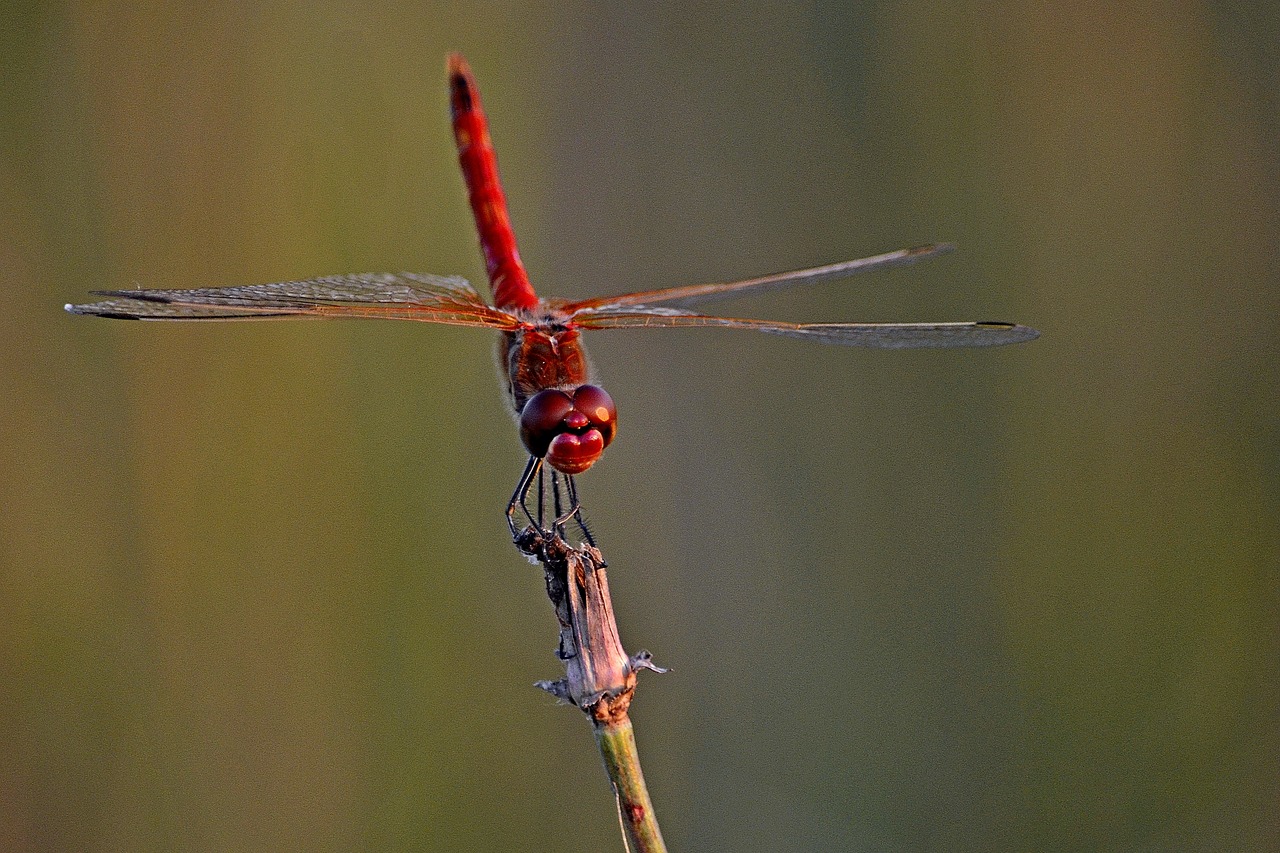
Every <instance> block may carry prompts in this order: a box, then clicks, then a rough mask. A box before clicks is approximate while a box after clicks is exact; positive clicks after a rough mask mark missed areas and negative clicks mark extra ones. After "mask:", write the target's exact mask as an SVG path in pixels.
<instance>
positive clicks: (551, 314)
mask: <svg viewBox="0 0 1280 853" xmlns="http://www.w3.org/2000/svg"><path fill="white" fill-rule="evenodd" d="M448 74H449V93H450V106H451V112H452V116H453V133H454V138H455V140H456V142H457V148H458V160H459V162H460V164H461V166H462V175H463V178H464V179H465V181H466V185H467V194H468V196H469V199H470V202H471V210H472V212H473V213H474V215H475V221H476V228H477V229H478V231H479V233H480V248H481V250H482V251H483V253H484V260H485V268H486V270H487V272H488V276H489V286H490V289H491V290H492V292H493V304H492V305H490V304H488V303H486V302H485V301H484V299H483V298H481V296H480V294H478V293H477V292H476V291H475V289H473V288H472V287H471V285H470V284H468V283H467V282H466V281H465V280H464V279H462V278H458V277H441V276H434V275H423V274H419V273H363V274H355V275H337V276H326V277H324V278H315V279H308V280H306V281H290V282H283V283H279V284H256V285H248V286H243V287H215V288H200V289H194V290H104V291H95V294H96V295H99V296H104V297H107V298H106V299H104V300H103V301H100V302H93V303H89V304H85V305H67V306H66V309H67V310H68V311H70V312H71V313H73V314H91V315H96V316H99V317H114V318H117V319H125V320H257V319H265V318H273V317H366V318H378V319H386V320H417V321H420V322H428V323H447V324H452V325H457V326H480V327H483V328H488V329H496V330H497V331H499V332H501V333H502V339H501V342H500V350H499V353H500V357H501V358H502V363H503V364H504V365H505V366H506V369H507V381H506V391H507V395H508V398H509V399H510V401H511V404H512V406H513V407H514V409H515V412H516V415H517V417H518V420H519V429H520V439H521V441H522V442H523V443H524V446H525V448H526V449H527V450H528V451H529V461H528V464H527V465H526V466H525V470H524V473H523V475H522V476H521V477H520V481H519V484H518V486H517V488H516V491H515V494H514V495H512V498H511V502H510V504H508V506H507V521H508V524H509V526H510V527H511V532H512V535H513V536H515V537H517V539H518V538H519V533H518V531H517V529H516V524H515V520H514V516H515V513H516V511H517V508H522V509H523V511H524V515H525V516H526V517H527V518H528V519H529V521H530V522H531V523H532V524H533V525H534V526H535V528H536V530H537V531H541V532H546V531H543V528H542V518H543V512H544V506H543V502H544V488H545V485H544V481H543V477H544V470H543V462H544V460H545V462H546V464H547V465H549V466H550V467H551V468H552V469H553V472H552V475H551V477H552V483H551V488H550V493H551V495H552V496H553V498H554V516H555V519H556V520H555V526H556V530H558V531H561V530H563V525H564V524H565V523H566V522H567V521H568V520H569V519H570V518H576V519H577V521H578V523H579V524H580V526H581V527H582V531H583V534H584V536H585V537H586V540H587V541H588V542H592V540H591V534H590V532H589V531H588V530H587V529H586V524H585V522H584V521H583V519H582V515H581V512H580V509H579V505H578V500H577V492H576V487H575V486H574V482H573V477H574V476H575V475H577V474H581V473H582V472H583V471H586V470H587V469H588V468H590V467H591V466H592V465H593V464H594V463H595V461H596V460H597V459H599V458H600V454H601V453H602V452H603V451H604V449H605V448H606V447H608V446H609V443H610V442H611V441H612V440H613V438H614V435H615V434H616V432H617V426H618V415H617V409H616V408H615V407H614V403H613V400H612V398H610V396H609V395H608V394H607V393H606V392H605V391H604V389H602V388H600V387H599V386H598V385H596V384H594V383H593V382H592V381H591V376H590V373H589V369H588V366H587V359H586V355H585V352H584V350H583V346H582V342H581V340H580V338H581V334H580V333H581V332H582V330H584V329H591V330H595V329H638V328H645V329H654V328H675V327H685V326H719V327H723V328H730V329H751V330H754V331H758V332H766V333H768V334H771V335H783V336H786V337H791V338H801V339H803V340H810V341H817V342H819V343H825V344H838V345H843V346H858V347H879V348H903V347H979V346H996V345H1000V344H1012V343H1018V342H1020V341H1029V340H1032V339H1033V338H1036V337H1038V336H1039V332H1037V331H1036V330H1035V329H1031V328H1028V327H1026V326H1020V325H1017V324H1015V323H1001V322H974V323H785V322H778V321H775V320H746V319H740V318H736V317H716V316H709V315H706V314H699V313H694V312H691V311H689V310H688V309H687V307H686V306H689V305H693V304H696V303H704V302H711V301H713V300H717V299H724V298H726V297H731V296H744V295H747V294H755V293H763V292H766V291H770V290H774V289H777V288H782V287H790V286H793V285H798V284H812V283H814V282H818V281H825V280H827V279H835V278H843V277H845V276H848V275H851V274H853V273H857V272H864V271H866V270H871V269H881V268H884V267H892V266H898V265H901V264H909V263H913V262H915V261H917V260H920V259H921V258H927V257H930V256H933V255H937V254H939V253H942V252H945V251H949V250H950V249H951V248H952V247H951V246H949V245H945V244H932V245H927V246H917V247H915V248H910V249H901V250H899V251H896V252H887V253H885V254H882V255H875V256H872V257H869V258H861V259H859V260H854V261H845V262H843V263H837V264H830V265H827V266H822V267H815V268H813V269H805V270H797V271H794V272H783V273H775V274H773V275H766V276H761V277H760V278H752V279H747V280H746V281H736V282H728V283H713V284H694V285H685V286H682V287H671V288H666V289H661V290H646V291H640V292H637V293H625V294H622V295H619V296H606V297H599V298H595V299H584V300H579V301H576V302H570V301H566V300H563V299H543V298H541V297H539V296H538V295H537V294H536V293H535V292H534V289H533V286H532V285H531V284H530V283H529V277H528V275H527V274H526V272H525V268H524V264H523V263H522V262H521V260H520V253H519V252H518V251H517V249H516V240H515V234H514V232H513V231H512V228H511V221H510V218H509V216H508V214H507V201H506V196H505V195H504V193H503V191H502V185H501V184H500V183H499V180H498V163H497V158H496V156H495V154H494V150H493V144H492V142H491V141H490V138H489V126H488V120H487V119H486V117H485V114H484V109H483V107H482V106H481V103H480V93H479V90H478V89H477V88H476V83H475V79H474V78H473V77H472V75H471V70H470V68H468V67H467V63H466V61H465V60H464V59H463V58H462V57H461V56H460V55H458V54H454V55H452V56H450V57H449V60H448ZM560 476H563V482H562V481H561V479H560ZM535 479H536V480H537V483H538V490H537V491H538V496H537V510H536V513H537V518H535V517H534V514H533V513H532V512H531V511H530V509H529V507H528V505H527V500H528V495H529V492H530V490H531V488H532V486H533V483H534V481H535ZM562 489H563V497H562ZM562 500H563V501H564V502H565V503H567V504H568V506H567V511H565V512H563V513H562V512H561V509H562V508H563V507H562V503H561V502H562ZM592 544H594V543H593V542H592Z"/></svg>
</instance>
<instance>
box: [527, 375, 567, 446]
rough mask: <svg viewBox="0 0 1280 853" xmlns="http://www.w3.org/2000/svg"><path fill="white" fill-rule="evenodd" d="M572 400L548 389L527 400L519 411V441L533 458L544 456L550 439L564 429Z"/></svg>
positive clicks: (564, 394) (549, 444) (563, 394)
mask: <svg viewBox="0 0 1280 853" xmlns="http://www.w3.org/2000/svg"><path fill="white" fill-rule="evenodd" d="M571 412H573V398H572V397H570V396H569V395H568V394H566V393H564V392H563V391H556V390H554V389H551V388H548V389H547V390H545V391H539V392H538V393H537V394H534V395H533V396H532V397H530V398H529V401H528V402H527V403H525V404H524V408H523V409H521V411H520V440H521V441H523V442H524V446H525V447H526V448H528V450H529V452H530V453H532V454H533V455H534V456H546V455H547V448H548V447H550V446H551V439H553V438H555V437H556V436H557V435H558V434H559V433H561V432H563V431H564V430H565V429H566V424H565V418H567V417H568V416H569V414H570V413H571Z"/></svg>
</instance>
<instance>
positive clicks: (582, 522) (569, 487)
mask: <svg viewBox="0 0 1280 853" xmlns="http://www.w3.org/2000/svg"><path fill="white" fill-rule="evenodd" d="M564 494H565V500H566V501H567V502H568V504H569V509H568V510H567V511H565V512H564V513H561V511H560V509H561V502H560V491H559V489H558V488H557V490H556V529H557V531H559V532H560V533H561V535H563V534H564V525H565V524H566V523H568V521H569V519H573V520H574V521H576V522H577V524H578V529H579V530H581V531H582V541H584V542H586V543H587V544H588V545H590V546H591V547H592V548H595V547H598V546H597V545H596V538H595V537H594V536H592V535H591V528H590V526H589V525H588V524H587V519H586V516H584V515H583V514H582V503H581V502H580V501H579V500H578V484H577V482H576V481H575V480H574V479H573V477H570V476H568V475H565V478H564Z"/></svg>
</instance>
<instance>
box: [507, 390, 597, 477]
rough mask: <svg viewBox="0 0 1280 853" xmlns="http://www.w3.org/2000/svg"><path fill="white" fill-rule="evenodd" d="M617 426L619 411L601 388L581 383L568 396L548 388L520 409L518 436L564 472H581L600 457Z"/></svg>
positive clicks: (531, 398) (535, 395)
mask: <svg viewBox="0 0 1280 853" xmlns="http://www.w3.org/2000/svg"><path fill="white" fill-rule="evenodd" d="M617 430H618V411H617V409H616V408H615V407H614V405H613V399H612V398H611V397H610V396H609V395H608V394H606V393H605V392H604V390H603V389H601V388H597V387H596V386H594V385H583V386H580V387H579V388H578V389H577V390H575V391H574V392H573V395H572V396H570V395H569V394H568V393H566V392H564V391H558V390H555V389H547V390H544V391H539V392H538V393H537V394H534V395H533V396H532V397H530V398H529V401H528V402H527V403H525V404H524V409H522V410H521V412H520V440H521V441H523V442H524V446H525V447H526V448H527V449H528V450H529V452H530V453H532V454H533V455H534V456H545V457H546V459H547V464H549V465H550V466H551V467H552V468H555V469H556V470H557V471H560V472H561V473H563V474H581V473H582V472H583V471H585V470H587V469H588V468H590V467H591V466H592V465H593V464H595V461H596V460H597V459H599V458H600V454H601V453H603V452H604V449H605V448H606V447H608V446H609V443H610V442H611V441H613V436H614V434H615V433H616V432H617Z"/></svg>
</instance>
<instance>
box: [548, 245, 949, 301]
mask: <svg viewBox="0 0 1280 853" xmlns="http://www.w3.org/2000/svg"><path fill="white" fill-rule="evenodd" d="M954 248H955V246H953V245H952V244H950V243H930V244H929V245H927V246H915V247H913V248H910V249H899V250H898V251H896V252H885V253H884V254H882V255H873V256H871V257H869V258H859V259H858V260H856V261H843V262H842V263H838V264H828V265H827V266H823V267H813V268H812V269H806V270H794V271H792V272H780V273H774V274H773V275H766V276H761V277H760V278H749V279H746V280H745V281H732V282H719V283H713V284H686V285H682V286H680V287H668V288H664V289H661V290H644V291H638V292H636V293H624V294H622V295H620V296H604V297H599V298H596V299H586V300H582V301H580V302H571V303H569V304H568V305H566V306H565V310H566V311H569V312H573V311H580V310H584V309H588V308H623V307H627V306H632V305H659V304H666V305H671V304H675V305H695V304H698V303H704V302H713V301H715V300H717V299H727V298H729V297H732V296H746V295H748V294H757V293H767V292H768V291H770V290H778V289H780V288H783V287H793V286H795V285H798V284H815V283H817V282H820V281H827V280H830V279H836V278H845V277H847V276H851V275H853V274H854V273H860V272H866V271H867V270H877V269H884V268H886V267H897V266H902V265H903V264H913V263H915V262H916V261H919V260H923V259H924V258H931V257H933V256H934V255H941V254H943V253H945V252H950V251H952V250H953V249H954Z"/></svg>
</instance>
